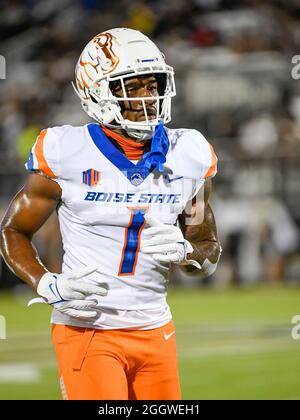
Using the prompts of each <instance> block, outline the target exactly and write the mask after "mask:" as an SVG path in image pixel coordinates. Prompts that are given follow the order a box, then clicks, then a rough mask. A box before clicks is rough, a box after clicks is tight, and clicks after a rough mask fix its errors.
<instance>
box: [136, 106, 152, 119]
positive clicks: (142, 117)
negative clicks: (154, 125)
mask: <svg viewBox="0 0 300 420" xmlns="http://www.w3.org/2000/svg"><path fill="white" fill-rule="evenodd" d="M146 111H147V118H148V120H155V119H156V118H157V111H156V108H149V109H146ZM138 119H139V120H140V121H145V120H146V118H145V112H144V110H141V111H140V115H139V116H138Z"/></svg>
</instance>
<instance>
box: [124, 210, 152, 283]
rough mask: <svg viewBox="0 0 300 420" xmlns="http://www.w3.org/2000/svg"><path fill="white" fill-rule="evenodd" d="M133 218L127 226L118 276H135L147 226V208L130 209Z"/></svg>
mask: <svg viewBox="0 0 300 420" xmlns="http://www.w3.org/2000/svg"><path fill="white" fill-rule="evenodd" d="M129 210H130V211H131V217H130V221H129V223H128V225H127V226H126V230H125V236H124V245H123V251H122V258H121V263H120V266H119V273H118V276H134V273H135V267H136V264H137V260H138V254H139V250H140V237H141V233H142V229H143V227H144V226H145V223H146V220H145V213H146V212H147V208H143V207H137V208H130V209H129Z"/></svg>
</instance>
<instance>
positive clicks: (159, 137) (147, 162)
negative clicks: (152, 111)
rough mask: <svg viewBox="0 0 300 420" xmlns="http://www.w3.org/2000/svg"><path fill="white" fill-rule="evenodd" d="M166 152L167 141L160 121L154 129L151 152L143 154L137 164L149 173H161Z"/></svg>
mask: <svg viewBox="0 0 300 420" xmlns="http://www.w3.org/2000/svg"><path fill="white" fill-rule="evenodd" d="M168 150H169V139H168V136H167V133H166V130H165V127H164V123H163V121H161V122H160V123H159V124H158V125H157V126H156V127H155V132H154V136H153V139H152V144H151V150H150V151H149V152H147V153H145V154H144V156H143V159H142V160H141V161H140V162H139V163H140V164H141V165H143V166H144V167H145V168H147V169H148V170H149V171H152V170H154V169H156V170H157V171H158V172H163V171H164V163H165V162H166V154H167V153H168Z"/></svg>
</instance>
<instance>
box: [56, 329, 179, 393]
mask: <svg viewBox="0 0 300 420" xmlns="http://www.w3.org/2000/svg"><path fill="white" fill-rule="evenodd" d="M173 331H175V329H174V325H173V323H172V321H170V322H169V323H168V324H167V325H165V326H163V327H160V328H155V329H153V330H145V331H137V330H136V331H132V330H94V329H85V328H78V327H71V326H66V325H53V326H52V337H53V342H54V347H55V351H56V356H57V359H58V365H59V375H60V383H61V384H63V387H62V393H63V396H64V398H65V399H70V400H128V399H129V400H179V399H181V392H180V385H179V377H178V368H177V351H176V340H175V334H174V333H173ZM172 333H173V334H172Z"/></svg>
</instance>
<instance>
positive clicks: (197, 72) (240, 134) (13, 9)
mask: <svg viewBox="0 0 300 420" xmlns="http://www.w3.org/2000/svg"><path fill="white" fill-rule="evenodd" d="M299 23H300V0H289V1H288V2H287V1H285V0H277V1H276V0H261V1H260V0H164V1H161V0H151V1H150V0H149V1H147V0H144V1H132V0H98V1H97V0H81V1H80V0H52V1H46V0H42V1H38V0H23V1H21V0H12V1H9V2H1V13H0V54H1V55H3V56H4V57H5V59H6V79H5V80H0V111H1V120H0V151H1V153H0V191H1V194H0V197H1V198H0V208H1V209H2V210H3V209H4V208H5V207H6V206H7V203H8V200H9V199H10V198H11V197H12V195H13V193H14V191H16V189H17V188H18V186H20V185H21V184H22V182H23V180H24V176H25V171H24V162H25V161H26V160H27V157H28V154H29V150H30V148H31V146H32V144H33V142H34V140H35V138H36V136H37V135H38V134H39V132H40V130H41V129H42V128H44V127H48V126H53V125H61V124H66V123H67V124H73V125H80V124H84V123H87V122H88V121H89V120H88V119H87V116H86V114H85V113H84V112H83V111H82V110H81V107H80V104H79V101H78V99H77V97H76V95H75V94H74V92H73V90H72V86H71V81H72V80H73V79H74V67H75V64H76V61H77V59H78V57H79V55H80V53H81V51H82V49H83V47H84V46H85V44H86V43H87V42H88V41H89V39H90V38H92V37H93V36H95V35H96V34H97V33H99V32H102V31H103V30H105V29H110V28H113V27H123V26H124V27H131V28H134V29H138V30H141V31H142V32H144V33H146V34H148V35H149V36H150V37H151V38H152V39H153V40H154V41H155V42H156V43H157V44H158V45H159V47H160V48H161V49H162V51H163V52H164V53H165V55H166V60H167V62H168V63H169V64H170V65H172V66H174V68H175V71H176V81H177V97H176V98H175V100H174V106H173V120H172V124H171V126H173V127H193V128H196V129H199V130H200V131H202V133H203V134H204V135H205V136H206V137H207V138H208V139H209V140H210V141H211V143H212V144H213V145H214V147H215V149H216V152H217V155H218V156H219V175H218V176H217V177H216V179H215V181H214V185H215V186H214V193H213V207H214V210H215V213H216V218H217V222H218V226H219V232H220V237H221V242H222V246H223V249H224V253H223V256H222V260H221V264H220V268H219V269H218V271H217V272H216V274H215V275H214V277H213V278H212V279H208V280H207V283H208V284H213V285H219V286H225V285H228V284H242V285H251V284H257V283H260V282H277V281H286V282H291V283H293V282H298V281H299V280H300V258H299V257H300V251H299V227H300V206H299V197H300V195H299V194H300V182H299V179H300V87H299V86H300V81H297V80H294V79H293V78H292V67H293V64H292V57H293V56H295V55H296V54H297V50H298V51H300V25H299ZM53 226H55V229H54V228H53ZM53 232H57V233H56V234H53ZM36 241H37V242H38V248H39V250H40V252H41V254H42V259H43V260H44V262H45V263H46V264H47V265H48V266H49V268H50V269H52V270H59V265H60V258H61V247H60V246H59V245H58V243H59V234H58V229H57V221H56V219H55V217H53V218H52V219H51V220H50V221H49V223H48V225H47V226H46V227H45V228H43V229H42V230H41V232H40V233H39V234H38V236H37V239H36ZM49 244H50V245H49ZM173 277H174V282H175V283H176V282H177V283H179V284H185V285H193V284H195V283H197V282H198V279H197V278H196V277H194V276H190V277H188V276H183V275H181V274H180V273H177V272H174V274H173ZM1 278H2V279H1V282H0V287H1V285H2V286H4V285H8V284H12V283H13V282H14V281H15V280H14V279H12V278H11V277H9V274H8V271H7V269H6V267H5V266H4V264H3V263H2V276H1Z"/></svg>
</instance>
